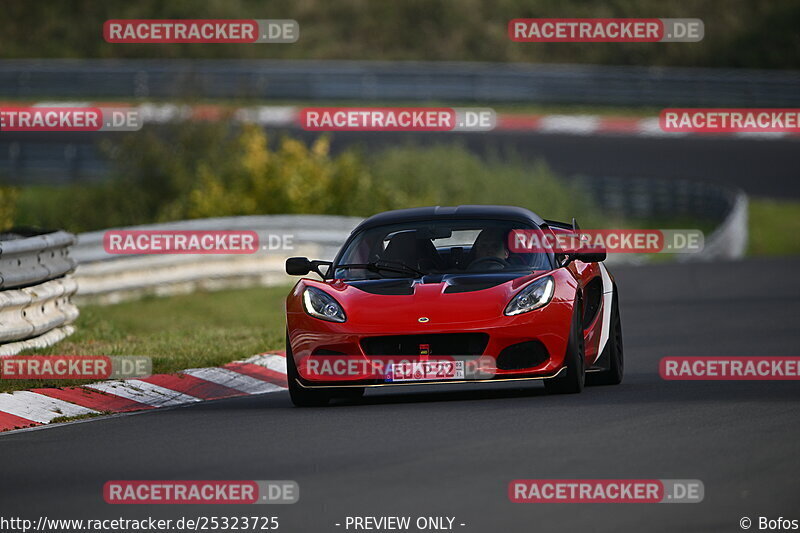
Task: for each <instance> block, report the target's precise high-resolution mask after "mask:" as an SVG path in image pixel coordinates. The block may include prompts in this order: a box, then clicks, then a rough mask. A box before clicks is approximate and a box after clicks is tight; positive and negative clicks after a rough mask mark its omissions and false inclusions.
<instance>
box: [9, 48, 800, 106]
mask: <svg viewBox="0 0 800 533" xmlns="http://www.w3.org/2000/svg"><path fill="white" fill-rule="evenodd" d="M54 96H58V97H60V98H64V97H67V98H84V99H85V98H86V97H87V96H91V97H92V98H179V99H181V100H185V99H186V98H192V97H197V98H249V99H284V100H309V101H314V100H357V101H361V102H377V101H444V102H481V103H483V104H488V103H501V102H527V103H537V104H544V103H556V104H557V103H570V104H588V105H625V106H684V107H702V106H709V107H725V106H728V107H792V106H797V105H800V72H798V71H770V70H757V69H713V68H674V67H639V66H599V65H575V64H569V65H557V64H528V63H471V62H421V61H419V62H416V61H415V62H411V61H392V62H384V61H281V60H238V61H237V60H230V59H225V60H179V59H170V60H144V59H142V60H133V59H131V60H105V59H84V60H71V59H46V60H44V59H42V60H27V59H20V60H5V61H3V62H2V64H0V97H7V98H25V99H29V98H49V97H54Z"/></svg>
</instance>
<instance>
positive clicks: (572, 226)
mask: <svg viewBox="0 0 800 533" xmlns="http://www.w3.org/2000/svg"><path fill="white" fill-rule="evenodd" d="M544 223H545V224H546V225H547V226H549V227H551V228H559V229H568V230H572V231H578V230H580V229H581V228H580V226H578V221H577V220H575V217H572V224H570V223H568V222H559V221H557V220H547V219H544Z"/></svg>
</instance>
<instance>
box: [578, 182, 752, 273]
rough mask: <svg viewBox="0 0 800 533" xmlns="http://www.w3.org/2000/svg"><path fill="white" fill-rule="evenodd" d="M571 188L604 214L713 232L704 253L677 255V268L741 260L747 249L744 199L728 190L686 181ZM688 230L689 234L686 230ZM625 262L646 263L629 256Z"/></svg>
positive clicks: (739, 192) (736, 191) (589, 184)
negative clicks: (697, 225) (693, 224)
mask: <svg viewBox="0 0 800 533" xmlns="http://www.w3.org/2000/svg"><path fill="white" fill-rule="evenodd" d="M573 180H574V181H575V182H577V184H578V185H579V186H580V187H581V188H582V189H583V190H586V191H587V192H588V193H589V195H590V196H591V197H592V198H593V199H594V201H595V203H596V204H597V205H599V206H600V208H601V209H602V210H603V212H604V213H607V214H609V215H613V216H618V217H620V218H629V219H631V218H632V219H643V220H676V219H686V220H691V221H702V222H703V223H704V224H706V225H711V226H714V228H715V229H714V231H713V232H711V233H710V234H708V235H706V236H705V243H704V247H703V250H702V251H700V252H697V253H690V254H678V255H677V258H676V259H677V260H678V261H680V262H692V261H712V260H718V259H722V260H726V259H739V258H741V257H743V256H744V254H745V252H746V249H747V239H748V230H747V206H748V199H747V195H746V194H745V193H744V191H742V190H741V189H738V188H736V187H727V186H722V185H718V184H715V183H708V182H702V181H695V180H685V179H670V180H664V179H654V178H615V177H599V178H598V177H591V178H588V177H579V178H573ZM685 229H689V228H685ZM625 259H627V261H628V262H643V261H645V260H646V259H647V258H646V257H644V256H641V255H636V254H629V255H628V256H627V257H626V258H625Z"/></svg>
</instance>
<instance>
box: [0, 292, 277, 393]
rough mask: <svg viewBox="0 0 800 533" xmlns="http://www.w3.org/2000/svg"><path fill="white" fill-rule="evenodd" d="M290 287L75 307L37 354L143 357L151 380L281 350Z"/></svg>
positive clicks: (7, 385)
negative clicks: (64, 333)
mask: <svg viewBox="0 0 800 533" xmlns="http://www.w3.org/2000/svg"><path fill="white" fill-rule="evenodd" d="M288 292H289V287H285V286H284V287H273V288H257V289H243V290H227V291H219V292H200V293H195V294H190V295H182V296H174V297H170V298H154V297H153V298H146V299H144V300H139V301H133V302H126V303H121V304H116V305H111V306H103V307H100V306H93V305H87V306H82V307H81V316H80V318H79V319H78V321H77V324H76V325H77V331H76V332H75V334H74V335H72V336H71V337H68V338H67V339H65V340H64V341H62V342H60V343H58V344H56V345H55V346H51V347H49V348H46V349H43V350H30V351H27V352H23V353H24V354H40V355H56V354H57V355H147V356H151V357H152V358H153V373H154V374H161V373H166V372H176V371H178V370H183V369H186V368H194V367H207V366H219V365H222V364H225V363H228V362H230V361H233V360H236V359H242V358H246V357H249V356H251V355H254V354H256V353H259V352H263V351H266V350H276V349H283V342H284V330H285V326H284V324H285V319H284V300H285V298H286V295H287V294H288ZM80 383H84V382H79V381H74V380H70V381H66V380H0V392H7V391H11V390H24V389H30V388H35V387H66V386H73V385H76V384H80Z"/></svg>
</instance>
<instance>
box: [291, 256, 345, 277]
mask: <svg viewBox="0 0 800 533" xmlns="http://www.w3.org/2000/svg"><path fill="white" fill-rule="evenodd" d="M332 264H333V263H332V262H331V261H309V259H308V257H290V258H288V259H287V260H286V273H287V274H289V275H290V276H305V275H306V274H308V273H309V272H316V273H317V274H319V277H321V278H322V279H325V274H323V273H322V271H321V270H320V269H319V267H321V266H322V265H328V266H330V265H332Z"/></svg>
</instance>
